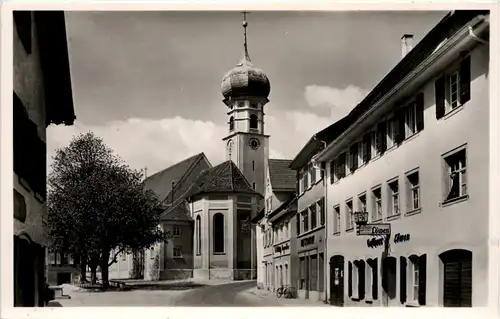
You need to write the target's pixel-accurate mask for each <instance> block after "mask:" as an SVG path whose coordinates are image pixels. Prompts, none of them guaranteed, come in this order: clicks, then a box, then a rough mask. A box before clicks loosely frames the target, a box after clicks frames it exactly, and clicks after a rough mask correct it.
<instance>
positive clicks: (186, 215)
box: [160, 198, 193, 221]
mask: <svg viewBox="0 0 500 319" xmlns="http://www.w3.org/2000/svg"><path fill="white" fill-rule="evenodd" d="M160 219H161V220H182V221H193V218H191V214H190V211H189V208H188V207H187V202H186V199H185V198H180V199H178V200H177V201H176V202H175V203H174V204H172V205H170V207H167V208H166V209H165V211H164V212H163V213H162V214H161V216H160Z"/></svg>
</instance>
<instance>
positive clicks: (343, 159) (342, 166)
mask: <svg viewBox="0 0 500 319" xmlns="http://www.w3.org/2000/svg"><path fill="white" fill-rule="evenodd" d="M340 158H341V159H340V167H339V169H340V176H341V177H345V175H346V153H345V152H344V153H342V155H340Z"/></svg>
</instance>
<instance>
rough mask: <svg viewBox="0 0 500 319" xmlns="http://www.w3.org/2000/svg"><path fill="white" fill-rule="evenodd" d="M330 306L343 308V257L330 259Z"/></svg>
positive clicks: (338, 256)
mask: <svg viewBox="0 0 500 319" xmlns="http://www.w3.org/2000/svg"><path fill="white" fill-rule="evenodd" d="M330 304H331V305H333V306H339V307H343V306H344V256H341V255H336V256H333V257H332V258H330Z"/></svg>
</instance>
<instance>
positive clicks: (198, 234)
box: [196, 215, 201, 255]
mask: <svg viewBox="0 0 500 319" xmlns="http://www.w3.org/2000/svg"><path fill="white" fill-rule="evenodd" d="M196 254H197V255H201V217H200V215H198V216H196Z"/></svg>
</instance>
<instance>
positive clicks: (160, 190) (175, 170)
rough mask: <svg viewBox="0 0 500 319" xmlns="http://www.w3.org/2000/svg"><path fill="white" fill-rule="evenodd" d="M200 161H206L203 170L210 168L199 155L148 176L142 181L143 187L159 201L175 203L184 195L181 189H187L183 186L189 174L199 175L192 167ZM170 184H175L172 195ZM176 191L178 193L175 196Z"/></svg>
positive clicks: (201, 155)
mask: <svg viewBox="0 0 500 319" xmlns="http://www.w3.org/2000/svg"><path fill="white" fill-rule="evenodd" d="M202 160H204V161H206V165H205V166H206V167H205V168H210V167H211V164H210V162H208V159H207V158H206V157H205V154H204V153H199V154H196V155H194V156H191V157H189V158H186V159H185V160H183V161H180V162H178V163H176V164H174V165H172V166H170V167H167V168H165V169H164V170H162V171H159V172H157V173H155V174H153V175H151V176H149V177H148V178H146V180H145V181H144V186H145V188H146V189H149V190H152V191H153V192H154V193H155V194H156V196H158V198H159V199H160V200H161V201H164V200H165V199H167V198H169V200H170V201H171V202H172V201H175V200H176V199H177V198H179V197H181V196H182V195H183V194H184V193H185V190H184V191H182V190H181V188H185V189H187V188H189V185H184V184H185V182H186V181H187V180H188V177H189V176H190V175H191V174H199V173H200V170H194V167H195V166H196V164H197V163H198V162H199V161H202ZM172 182H175V184H174V193H172ZM186 186H187V187H186ZM177 190H179V191H178V192H177V194H176V191H177ZM172 196H173V200H172Z"/></svg>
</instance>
